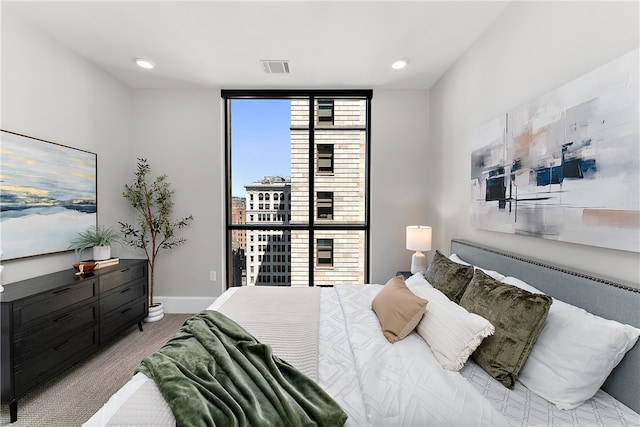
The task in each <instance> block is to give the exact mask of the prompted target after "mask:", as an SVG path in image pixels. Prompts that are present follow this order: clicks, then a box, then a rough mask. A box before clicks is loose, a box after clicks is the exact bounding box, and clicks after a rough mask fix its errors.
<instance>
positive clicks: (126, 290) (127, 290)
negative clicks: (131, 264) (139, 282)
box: [120, 288, 131, 294]
mask: <svg viewBox="0 0 640 427" xmlns="http://www.w3.org/2000/svg"><path fill="white" fill-rule="evenodd" d="M130 290H131V288H127V289H124V290H122V291H120V293H121V294H124V293H125V292H129V291H130Z"/></svg>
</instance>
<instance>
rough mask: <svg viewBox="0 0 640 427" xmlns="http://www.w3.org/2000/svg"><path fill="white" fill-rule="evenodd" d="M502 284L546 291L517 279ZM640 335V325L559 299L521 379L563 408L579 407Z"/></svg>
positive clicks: (507, 279)
mask: <svg viewBox="0 0 640 427" xmlns="http://www.w3.org/2000/svg"><path fill="white" fill-rule="evenodd" d="M503 282H504V283H507V284H510V285H514V286H517V287H519V288H522V289H525V290H527V291H530V292H534V293H542V292H540V291H539V290H538V289H536V288H534V287H533V286H531V285H529V284H528V283H526V282H523V281H522V280H520V279H516V278H515V277H507V278H505V279H504V280H503ZM638 336H640V329H637V328H634V327H633V326H630V325H625V324H623V323H619V322H616V321H614V320H607V319H604V318H602V317H598V316H595V315H593V314H591V313H589V312H587V311H585V310H583V309H582V308H579V307H576V306H573V305H570V304H567V303H565V302H562V301H559V300H557V299H555V298H554V300H553V304H551V308H550V309H549V314H548V316H547V320H546V322H545V324H544V327H543V328H542V332H540V336H538V340H537V341H536V344H535V345H534V346H533V349H532V350H531V353H530V354H529V358H528V359H527V362H526V363H525V365H524V367H523V368H522V370H521V371H520V376H519V377H518V380H519V381H520V382H521V383H522V384H524V385H525V386H526V387H527V388H528V389H529V390H531V391H533V392H535V393H536V394H538V395H539V396H541V397H544V398H545V399H547V400H548V401H550V402H552V403H554V404H555V405H556V406H557V407H558V408H560V409H573V408H576V407H577V406H580V405H581V404H582V403H584V402H585V401H586V400H588V399H590V398H591V397H593V395H594V394H596V392H597V391H598V389H599V388H600V387H601V386H602V384H603V383H604V381H605V380H606V379H607V377H608V376H609V374H610V373H611V371H612V370H613V368H615V367H616V366H617V365H618V363H620V361H621V360H622V358H623V357H624V355H625V354H626V352H627V351H629V350H630V349H631V348H632V347H633V346H634V344H635V343H636V341H637V340H638Z"/></svg>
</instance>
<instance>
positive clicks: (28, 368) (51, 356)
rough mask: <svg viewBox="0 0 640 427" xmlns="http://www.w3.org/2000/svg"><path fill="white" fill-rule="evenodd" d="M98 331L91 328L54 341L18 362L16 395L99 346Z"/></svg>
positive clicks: (16, 368)
mask: <svg viewBox="0 0 640 427" xmlns="http://www.w3.org/2000/svg"><path fill="white" fill-rule="evenodd" d="M96 332H97V331H96V328H91V329H87V330H84V331H81V332H79V333H78V334H76V335H73V336H71V337H65V338H61V339H58V340H55V341H52V342H51V343H50V344H49V345H48V346H47V347H46V348H43V349H42V351H40V352H39V353H38V354H37V355H36V356H34V357H32V358H29V359H27V360H25V361H23V362H21V363H19V364H16V367H15V377H14V378H15V392H16V395H21V394H22V393H23V392H26V391H28V390H29V389H30V388H31V387H33V385H34V384H39V383H42V382H43V380H44V379H46V378H50V377H52V376H53V375H55V374H56V373H57V372H59V371H61V370H62V369H63V368H64V367H66V366H69V365H70V362H71V359H76V360H79V359H81V358H82V357H83V356H84V355H85V354H87V353H88V352H89V351H91V350H92V349H93V348H95V347H97V346H98V336H97V335H98V334H97V333H96ZM67 361H68V362H67Z"/></svg>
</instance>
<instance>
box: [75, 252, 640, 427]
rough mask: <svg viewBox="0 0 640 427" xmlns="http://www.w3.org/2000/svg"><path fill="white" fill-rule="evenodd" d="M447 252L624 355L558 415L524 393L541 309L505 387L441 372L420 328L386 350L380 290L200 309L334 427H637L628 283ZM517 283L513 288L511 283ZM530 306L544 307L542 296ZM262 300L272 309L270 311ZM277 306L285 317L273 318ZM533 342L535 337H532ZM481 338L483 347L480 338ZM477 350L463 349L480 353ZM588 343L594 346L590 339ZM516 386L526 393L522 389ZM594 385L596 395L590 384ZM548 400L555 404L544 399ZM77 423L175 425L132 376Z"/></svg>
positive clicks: (321, 291)
mask: <svg viewBox="0 0 640 427" xmlns="http://www.w3.org/2000/svg"><path fill="white" fill-rule="evenodd" d="M451 254H452V255H453V254H455V255H453V256H452V257H448V258H447V260H446V261H444V260H443V261H442V262H443V263H445V262H446V263H448V262H450V261H449V260H451V261H453V260H455V262H456V265H465V264H471V265H472V267H471V268H472V270H473V273H472V274H473V276H474V277H476V276H477V277H482V278H485V279H486V277H485V275H483V274H484V273H487V274H488V275H492V274H493V273H496V274H497V275H498V276H496V278H494V279H495V280H498V278H499V279H501V280H500V281H504V283H507V284H510V285H515V286H521V287H522V289H529V288H527V286H529V287H532V288H530V289H533V290H538V291H539V292H541V293H543V294H546V295H550V296H552V297H554V298H555V300H554V301H553V304H551V303H550V304H548V306H547V307H549V306H550V307H554V304H555V305H556V307H554V309H556V308H557V307H560V305H559V304H560V302H564V303H566V304H564V305H562V307H565V308H566V310H569V311H570V310H574V311H575V310H579V309H578V308H577V307H582V308H584V309H585V310H586V311H587V312H588V313H585V312H582V311H579V312H578V313H579V314H578V315H579V316H591V317H589V319H590V320H588V322H591V321H595V322H596V323H594V324H593V325H595V326H592V324H591V323H588V322H583V323H584V325H588V328H589V329H588V330H587V331H586V333H588V334H590V336H592V337H600V336H599V335H598V328H600V326H599V325H600V323H597V322H601V323H602V322H605V321H604V320H602V319H601V318H604V319H611V320H613V321H616V322H620V323H621V324H624V325H619V324H618V323H616V326H615V327H616V328H618V327H620V328H622V327H624V328H626V329H624V333H623V335H624V334H626V335H625V337H627V341H628V343H626V344H625V345H626V347H625V348H624V349H622V350H620V349H617V350H615V351H614V352H617V353H622V354H616V358H617V359H621V361H620V360H616V361H615V362H608V363H609V365H613V366H611V369H612V370H611V372H610V374H609V372H606V374H605V375H606V376H605V377H603V379H604V378H606V381H604V384H602V387H601V388H600V389H597V392H595V394H594V395H593V396H592V397H591V396H589V398H588V399H586V401H584V403H580V404H579V405H578V406H576V407H575V408H572V409H560V408H559V407H558V404H560V406H562V405H565V403H562V402H561V403H552V402H551V401H549V400H548V399H545V398H543V397H541V396H540V395H539V394H540V393H542V394H545V393H546V392H547V390H544V389H543V390H541V391H540V393H535V392H534V391H532V389H534V390H536V389H537V387H540V384H539V383H540V381H542V380H544V379H545V378H546V377H545V374H544V373H543V372H542V371H543V368H539V369H540V370H539V371H538V370H533V368H531V366H534V364H535V363H538V362H539V361H538V359H536V358H534V357H533V356H534V353H533V351H534V350H535V351H538V347H536V346H540V350H539V351H538V352H539V353H540V354H544V351H546V349H545V347H544V345H545V344H544V343H546V342H547V341H548V339H547V338H548V335H549V334H550V332H548V331H547V332H545V330H544V328H550V326H549V325H550V323H551V320H550V319H551V317H553V316H559V315H558V314H557V313H555V312H554V314H553V315H552V314H551V313H552V312H551V311H550V309H549V313H550V314H549V316H551V317H548V318H546V320H545V321H544V324H543V325H541V328H542V329H541V330H542V332H541V335H540V336H539V337H538V338H537V341H538V342H537V343H536V342H534V343H532V347H533V349H534V350H532V353H531V354H530V355H529V358H528V359H527V360H526V361H525V363H524V368H522V371H521V372H520V378H518V380H517V381H515V383H514V384H513V388H507V387H505V386H504V385H503V384H501V382H499V381H498V380H496V378H495V377H494V376H492V375H490V374H489V373H488V372H487V371H486V370H485V369H484V368H483V367H482V366H481V365H480V364H479V363H477V361H476V359H475V356H476V354H474V356H473V357H468V355H467V356H465V357H468V359H465V360H464V361H463V362H462V363H457V364H458V365H460V366H462V367H461V369H459V367H458V368H450V367H449V368H447V369H444V368H443V366H444V365H443V364H442V360H441V358H440V355H439V352H438V351H436V348H437V346H436V345H432V344H433V342H430V344H428V343H427V339H426V338H425V337H424V336H425V335H424V334H422V332H420V333H418V329H419V328H420V326H421V325H423V323H420V324H419V325H418V328H416V330H414V331H411V332H410V333H408V335H407V336H406V337H405V338H403V339H401V340H399V341H396V342H394V343H393V344H390V342H389V341H390V340H389V338H388V337H385V336H384V335H383V333H382V331H381V319H380V318H379V317H378V315H377V314H376V313H375V312H373V311H372V309H371V307H372V302H373V301H375V300H376V297H377V296H378V295H379V294H381V290H382V289H384V288H385V286H383V285H378V284H366V285H362V286H354V285H344V286H340V285H336V286H334V287H327V288H302V289H300V288H290V289H282V288H279V289H271V287H255V288H253V289H252V288H232V289H230V290H228V291H226V292H225V293H223V295H222V296H221V297H219V298H218V299H217V300H216V301H215V302H214V304H213V305H212V306H211V307H209V309H210V310H213V311H216V312H220V313H223V314H224V315H225V316H228V317H229V318H231V319H233V320H235V321H236V322H237V323H238V324H240V325H242V326H243V327H245V328H246V329H247V331H249V332H250V333H251V334H252V335H253V336H255V337H256V338H258V340H259V341H261V342H264V343H267V344H269V345H270V346H271V347H272V348H273V353H274V354H275V355H277V356H279V357H280V358H282V359H284V360H286V361H287V362H289V363H290V364H291V365H293V366H294V367H295V368H297V369H299V370H300V371H301V372H302V373H304V374H305V375H306V376H308V377H309V378H311V379H312V380H313V381H314V382H315V383H317V384H318V385H319V386H320V388H321V389H322V390H323V391H324V392H326V393H327V394H328V395H329V396H331V398H332V399H333V400H334V401H335V402H336V403H337V404H338V405H339V406H340V407H341V408H342V410H343V411H344V412H345V413H346V415H348V418H347V420H346V424H345V425H348V426H360V425H397V426H400V425H403V426H404V425H490V426H493V425H509V426H528V425H530V426H539V425H576V426H577V425H605V426H618V425H621V426H633V425H640V415H638V412H639V411H640V369H639V368H638V367H639V366H640V346H638V345H634V344H635V342H636V341H637V338H638V336H637V335H638V333H640V331H639V330H638V329H637V328H640V292H639V290H638V285H637V284H636V285H632V284H624V283H618V282H616V281H613V280H608V279H601V278H595V277H591V276H590V275H588V274H583V273H580V272H575V271H571V270H568V269H565V268H562V267H558V266H553V265H548V264H546V263H542V262H538V261H536V260H531V259H527V258H525V257H521V256H518V255H512V254H507V253H504V252H502V251H500V250H497V249H493V248H487V247H483V246H481V245H478V244H475V243H470V242H465V241H460V240H454V241H452V242H451ZM439 255H441V254H439ZM473 266H475V267H473ZM461 268H462V267H461ZM478 269H480V270H481V271H482V272H483V274H481V273H479V272H478V271H477V270H478ZM487 277H488V276H487ZM491 277H492V278H493V276H491ZM474 280H475V279H474ZM486 280H490V279H486ZM510 280H511V282H510ZM423 281H426V280H425V278H424V276H420V277H416V276H412V277H411V278H409V279H407V280H406V285H407V287H409V288H410V290H411V291H412V292H413V293H414V294H416V295H420V292H423V291H425V287H426V286H429V287H430V286H431V285H430V284H428V283H427V285H423V284H422V282H423ZM427 282H428V281H427ZM521 282H522V283H524V284H522V285H520V283H521ZM411 284H413V285H411ZM412 286H413V287H412ZM260 288H262V289H260ZM273 288H277V287H273ZM271 292H275V293H274V294H270V293H271ZM283 292H286V293H283ZM428 292H429V295H430V296H431V300H430V302H429V303H427V304H426V307H427V308H426V313H429V312H430V308H429V304H435V302H436V301H438V298H439V297H438V298H436V297H435V295H434V294H433V292H436V291H434V290H433V289H429V290H428ZM438 292H439V291H438ZM534 293H535V292H534ZM527 295H529V294H527ZM462 298H463V301H461V302H460V304H462V302H464V296H463V297H462ZM536 298H537V299H539V300H544V298H546V297H545V296H544V295H541V296H538V297H536ZM269 301H276V303H275V304H270V303H268V302H269ZM558 301H560V302H558ZM449 303H450V301H449ZM472 303H473V302H472ZM438 304H439V303H438ZM248 307H249V308H248ZM283 307H287V308H288V309H287V310H283ZM435 307H437V306H436V305H434V306H433V308H434V310H433V311H434V312H436V311H435ZM456 309H458V308H456ZM574 311H571V313H574ZM285 313H286V314H285ZM589 313H592V314H589ZM572 315H573V314H572ZM593 315H595V316H593ZM474 316H475V315H474ZM425 318H426V314H425ZM554 319H556V317H554ZM580 319H582V318H580ZM606 322H610V320H607V321H606ZM314 325H315V326H314ZM608 325H609V324H608V323H607V327H608ZM629 325H630V326H629ZM383 329H384V327H383ZM423 329H424V328H423ZM494 329H495V328H494ZM485 330H486V328H485ZM604 331H606V329H604ZM544 333H546V334H547V335H542V334H544ZM487 334H488V333H487ZM493 335H497V334H493ZM427 336H428V335H427ZM283 337H286V339H283ZM634 337H635V339H634ZM491 339H492V338H491ZM604 339H608V337H606V336H605V337H604V338H602V340H604ZM484 340H485V341H484V342H488V338H484ZM480 341H481V342H480V343H478V344H474V345H482V340H480ZM534 341H535V339H534ZM583 341H589V340H583ZM593 341H596V343H600V341H601V340H600V338H598V339H594V340H593ZM445 345H446V343H445ZM432 349H433V350H432ZM474 349H475V347H474ZM578 350H579V351H580V352H588V351H591V350H589V349H587V350H583V349H582V348H580V349H578ZM549 351H554V349H553V348H552V349H550V350H549ZM467 352H469V350H467ZM478 352H479V351H478ZM469 353H470V354H471V353H473V352H469ZM536 357H537V356H536ZM571 357H573V356H571ZM576 357H580V355H577V356H576ZM559 359H562V357H560V358H559ZM478 360H481V359H480V358H478ZM557 362H558V363H560V364H562V363H566V362H567V361H566V360H558V361H557ZM480 363H481V362H480ZM554 363H555V362H554ZM536 366H537V365H536ZM536 369H538V368H536ZM585 369H586V368H585ZM527 370H528V371H532V370H533V373H531V372H529V373H528V375H525V374H526V373H527ZM600 370H602V369H600ZM579 374H580V372H578V374H577V375H579ZM598 374H599V373H598ZM589 377H592V375H589ZM525 379H526V381H527V384H528V385H530V386H529V387H528V386H525V385H524V384H523V381H525ZM587 380H590V378H587ZM591 382H593V381H591V380H590V383H591ZM596 383H597V387H599V386H600V384H599V383H598V382H597V381H596ZM560 386H562V385H560ZM580 388H582V389H584V387H580ZM572 394H573V392H572ZM560 395H561V394H560ZM561 396H562V395H561ZM549 399H551V400H554V399H560V400H562V398H558V397H556V396H553V395H552V396H551V397H549ZM84 425H85V426H87V427H92V426H115V425H120V426H124V425H152V426H173V425H176V420H175V418H174V416H173V413H172V411H171V409H170V408H169V406H168V404H167V402H166V401H165V400H164V399H163V397H162V394H161V393H160V391H159V389H158V387H157V386H156V384H155V382H154V381H153V380H151V379H149V378H148V377H147V376H146V375H144V374H143V373H136V374H135V375H134V376H133V378H132V379H131V381H129V382H128V383H127V384H126V385H125V386H124V387H122V388H121V389H120V390H119V391H118V392H117V393H116V394H115V395H113V396H112V397H111V399H110V400H109V401H108V402H107V403H106V404H105V405H104V407H103V408H102V409H100V411H98V412H97V413H96V414H94V416H93V417H91V419H89V420H88V421H87V422H86V423H85V424H84ZM275 425H277V423H275Z"/></svg>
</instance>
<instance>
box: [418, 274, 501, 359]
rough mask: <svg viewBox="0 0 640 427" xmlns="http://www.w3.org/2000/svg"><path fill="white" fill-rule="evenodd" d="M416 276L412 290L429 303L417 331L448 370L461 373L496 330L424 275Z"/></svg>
mask: <svg viewBox="0 0 640 427" xmlns="http://www.w3.org/2000/svg"><path fill="white" fill-rule="evenodd" d="M414 276H418V275H417V274H416V275H414ZM414 276H412V277H410V278H409V279H407V282H409V281H411V282H412V286H410V287H409V289H411V291H412V292H413V293H414V294H416V295H417V296H419V297H421V298H424V299H427V300H428V301H429V305H428V306H427V311H426V312H425V314H424V317H423V318H422V320H421V321H420V323H418V326H417V327H416V331H417V332H418V334H419V335H420V336H421V337H422V338H423V339H424V340H425V341H426V342H427V344H429V347H430V348H431V351H432V352H433V355H434V356H435V357H436V359H437V360H438V362H439V363H440V364H441V365H442V367H443V368H444V369H448V370H450V371H459V370H460V369H462V367H463V366H464V364H465V362H466V361H467V359H468V358H469V356H471V353H473V352H474V351H475V349H476V348H477V347H478V346H479V345H480V343H481V342H482V340H483V339H484V338H486V337H488V336H489V335H493V332H494V330H495V329H494V327H493V325H492V324H491V323H490V322H489V321H488V320H487V319H485V318H484V317H481V316H478V315H477V314H473V313H469V312H468V311H467V310H465V309H464V308H463V307H461V306H459V305H458V304H456V303H455V302H453V301H451V300H450V299H449V298H447V296H446V295H445V294H443V293H442V292H440V291H439V290H437V289H435V288H433V287H432V286H431V285H430V284H429V282H427V280H426V279H425V278H424V277H422V275H420V277H422V280H420V277H415V278H414ZM407 286H409V284H408V283H407Z"/></svg>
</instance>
